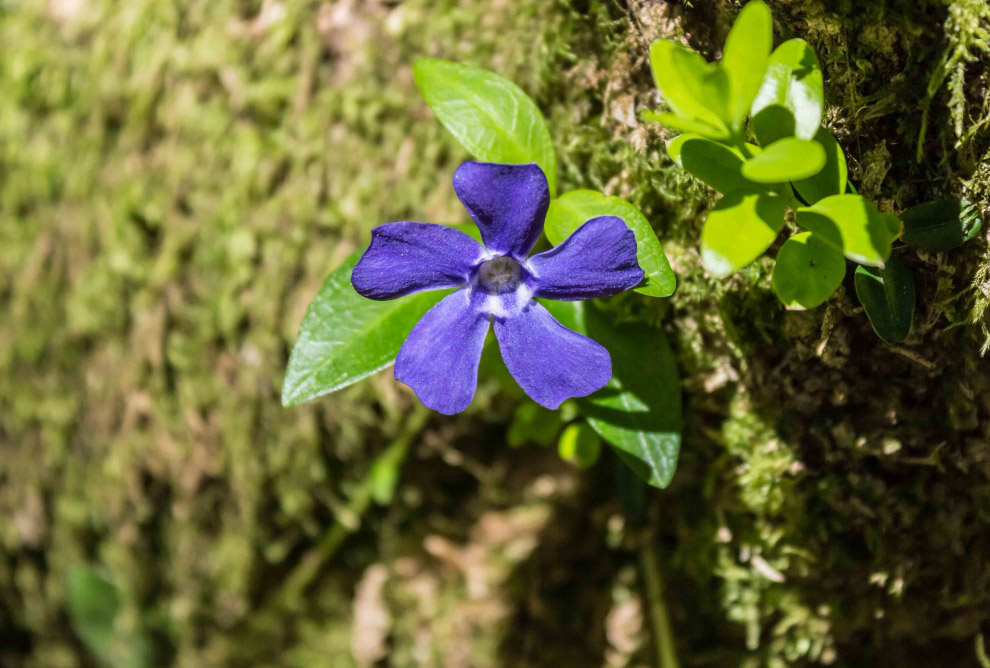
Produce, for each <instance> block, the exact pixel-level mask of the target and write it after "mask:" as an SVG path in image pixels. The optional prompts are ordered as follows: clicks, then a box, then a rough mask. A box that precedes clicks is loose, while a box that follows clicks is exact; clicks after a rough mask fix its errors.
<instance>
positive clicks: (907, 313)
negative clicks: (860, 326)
mask: <svg viewBox="0 0 990 668" xmlns="http://www.w3.org/2000/svg"><path fill="white" fill-rule="evenodd" d="M854 282H855V285H856V296H857V297H858V298H859V303H860V304H862V305H863V308H864V309H865V310H866V315H867V316H868V317H869V318H870V323H871V324H872V325H873V330H874V331H875V332H876V333H877V336H879V337H880V338H881V339H883V340H884V341H886V342H887V343H900V342H901V341H903V340H904V339H906V338H907V336H908V334H910V332H911V322H912V321H913V320H914V302H915V291H914V278H913V277H912V276H911V270H910V269H908V266H907V265H906V264H904V261H903V260H901V259H900V258H899V257H897V256H892V257H891V258H890V259H889V260H888V261H887V264H886V266H885V267H884V268H883V269H878V268H876V267H863V266H860V267H856V276H855V281H854Z"/></svg>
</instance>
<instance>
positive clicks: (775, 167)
mask: <svg viewBox="0 0 990 668" xmlns="http://www.w3.org/2000/svg"><path fill="white" fill-rule="evenodd" d="M824 166H825V149H824V148H823V147H822V145H821V144H819V143H818V142H815V141H807V140H804V139H795V138H794V137H787V138H784V139H779V140H777V141H775V142H774V143H772V144H770V145H769V146H767V147H766V148H764V149H763V152H762V153H760V154H759V155H757V156H754V157H752V158H750V159H749V160H747V161H746V162H745V164H743V166H742V175H743V176H744V177H746V178H747V179H749V180H750V181H754V182H756V183H786V182H787V181H794V180H797V179H803V178H807V177H809V176H814V175H815V174H817V173H818V172H820V171H821V169H822V167H824Z"/></svg>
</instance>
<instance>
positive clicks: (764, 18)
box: [722, 0, 773, 129]
mask: <svg viewBox="0 0 990 668" xmlns="http://www.w3.org/2000/svg"><path fill="white" fill-rule="evenodd" d="M772 46H773V22H772V20H771V18H770V10H769V9H768V8H767V6H766V5H765V4H764V3H762V2H759V0H754V1H753V2H750V3H749V4H747V5H746V6H745V7H743V9H742V11H741V12H739V16H737V17H736V21H735V23H734V24H733V25H732V30H730V31H729V36H728V38H726V40H725V48H724V49H723V50H722V69H723V70H725V73H726V76H727V77H728V80H729V116H730V117H731V119H732V125H733V127H734V128H736V129H739V128H741V127H742V126H743V123H745V121H746V116H748V115H749V110H750V107H751V106H752V104H753V99H754V98H755V97H756V94H757V92H759V90H760V86H761V84H762V83H763V75H764V74H765V73H766V70H767V62H768V60H769V59H770V49H771V47H772Z"/></svg>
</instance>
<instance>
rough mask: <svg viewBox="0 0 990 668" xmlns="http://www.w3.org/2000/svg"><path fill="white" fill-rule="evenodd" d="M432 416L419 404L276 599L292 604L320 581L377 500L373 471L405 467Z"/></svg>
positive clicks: (290, 575)
mask: <svg viewBox="0 0 990 668" xmlns="http://www.w3.org/2000/svg"><path fill="white" fill-rule="evenodd" d="M429 417H430V411H429V410H427V409H426V408H424V407H423V406H420V405H417V407H416V409H415V410H413V412H412V415H411V416H410V417H409V419H408V420H407V421H406V422H405V424H404V425H403V426H402V430H401V431H400V432H399V433H398V434H397V435H396V437H395V438H394V439H393V440H392V442H391V443H390V444H389V446H388V447H387V448H386V449H385V452H383V453H382V454H381V455H379V456H378V458H377V459H376V460H375V462H374V463H373V464H372V465H371V468H370V469H369V473H368V475H366V476H365V477H364V480H363V481H362V482H361V485H360V486H359V487H358V488H357V489H356V490H355V491H354V493H353V494H352V495H351V497H350V499H349V501H348V504H347V507H346V508H345V509H344V510H343V511H342V512H340V513H338V514H337V517H336V518H335V519H334V522H333V524H332V525H330V526H329V527H328V528H327V529H326V531H324V532H323V534H322V535H321V536H320V537H319V539H318V540H317V542H316V545H315V546H314V547H313V548H311V549H310V550H309V551H308V552H307V553H306V554H305V555H304V556H303V558H302V559H301V560H300V562H299V564H298V565H297V566H296V568H295V570H293V571H292V572H291V573H290V574H289V576H288V577H287V578H286V579H285V580H284V581H283V583H282V586H281V587H279V589H278V592H277V594H276V596H275V600H277V601H281V602H283V603H289V604H291V603H292V602H294V601H298V600H299V598H300V597H301V596H302V594H303V591H304V590H305V589H306V587H308V586H309V584H310V583H311V582H312V581H313V580H314V579H315V578H316V576H317V575H318V574H319V571H320V569H321V568H322V567H323V565H324V564H326V563H327V562H328V561H330V559H331V558H332V557H333V555H334V554H336V552H337V550H338V549H339V548H340V546H341V544H342V543H343V542H344V539H345V538H347V537H348V536H349V535H350V534H352V533H354V532H355V531H357V529H358V527H360V525H361V519H362V518H363V517H364V514H365V513H366V512H367V510H368V507H369V506H370V505H371V502H372V501H373V500H374V479H373V476H372V475H371V473H370V472H371V471H373V470H374V468H375V464H377V463H378V462H390V463H391V464H393V465H394V466H395V467H396V468H398V467H399V466H401V464H402V462H403V461H404V460H405V458H406V455H407V454H408V453H409V446H410V445H411V444H412V441H413V439H414V438H415V437H416V436H417V435H418V434H419V432H420V431H422V429H423V427H424V426H426V421H427V419H429Z"/></svg>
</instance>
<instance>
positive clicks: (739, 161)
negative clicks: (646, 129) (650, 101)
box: [667, 134, 759, 193]
mask: <svg viewBox="0 0 990 668" xmlns="http://www.w3.org/2000/svg"><path fill="white" fill-rule="evenodd" d="M753 148H756V147H753ZM758 150H759V149H757V151H758ZM667 153H668V155H670V157H671V158H673V160H674V162H676V163H677V164H678V165H680V166H681V167H683V168H684V169H686V170H687V171H688V172H689V173H690V174H691V175H692V176H695V177H697V178H699V179H701V180H702V181H704V182H705V183H707V184H708V185H710V186H711V187H712V188H714V189H715V190H717V191H719V192H720V193H728V192H732V191H733V190H739V189H740V188H745V187H747V186H748V185H749V182H748V181H747V180H746V179H745V178H744V177H743V175H742V173H741V171H740V170H741V169H742V166H743V162H744V161H745V159H746V158H745V156H743V155H742V153H741V152H740V151H739V149H735V148H730V147H728V146H726V145H725V144H721V143H719V142H716V141H712V140H711V139H705V138H704V137H699V136H698V135H692V134H687V135H681V136H679V137H676V138H674V139H672V140H671V141H670V142H669V143H668V144H667Z"/></svg>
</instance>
